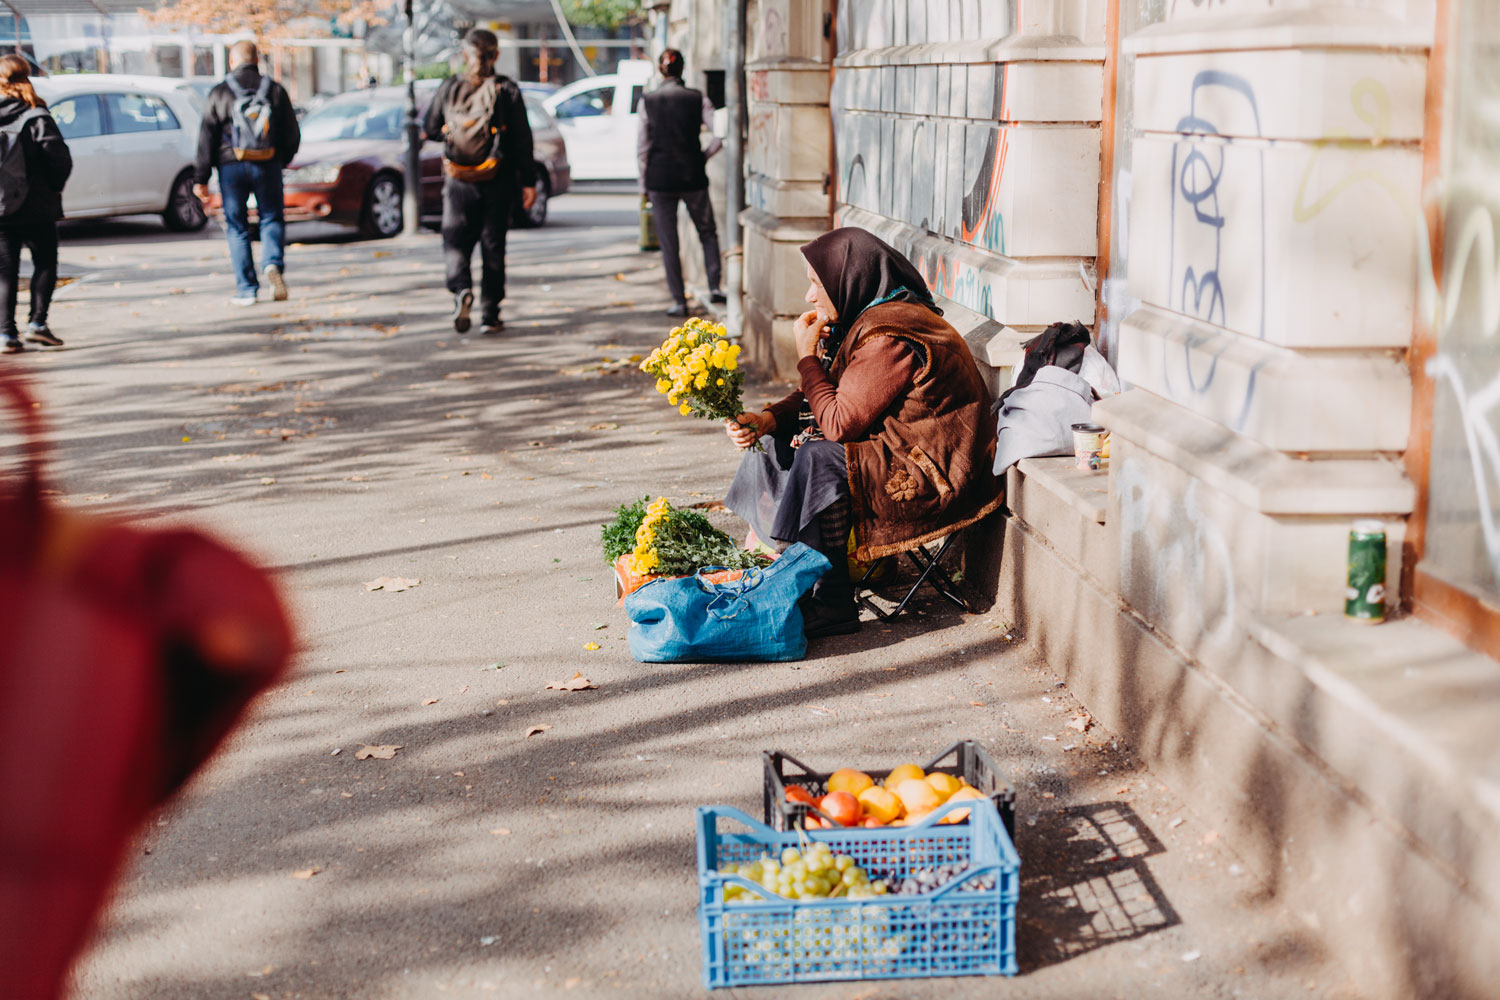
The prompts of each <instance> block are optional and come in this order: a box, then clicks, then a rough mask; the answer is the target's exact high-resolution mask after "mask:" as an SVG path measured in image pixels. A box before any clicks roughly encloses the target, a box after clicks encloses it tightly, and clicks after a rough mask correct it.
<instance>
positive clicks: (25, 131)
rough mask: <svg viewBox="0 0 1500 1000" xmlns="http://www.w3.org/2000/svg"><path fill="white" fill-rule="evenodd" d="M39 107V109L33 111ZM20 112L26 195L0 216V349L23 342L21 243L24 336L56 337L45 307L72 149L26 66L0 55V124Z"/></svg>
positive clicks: (53, 341)
mask: <svg viewBox="0 0 1500 1000" xmlns="http://www.w3.org/2000/svg"><path fill="white" fill-rule="evenodd" d="M35 112H40V113H35ZM22 116H27V119H26V121H25V122H24V123H22V124H21V127H20V136H19V141H20V143H21V153H22V155H23V156H24V157H25V163H26V197H25V200H24V201H22V202H21V205H20V207H19V208H17V209H16V210H15V211H14V212H10V213H8V214H6V215H3V216H0V299H3V304H0V308H3V309H4V313H3V315H0V336H3V337H4V339H5V345H4V347H0V353H4V354H17V353H19V352H21V351H23V350H25V347H24V346H23V345H22V343H21V336H20V331H19V330H17V328H16V300H17V298H18V297H19V292H20V285H21V248H22V247H25V248H26V249H28V250H30V251H31V319H30V323H29V324H28V326H27V333H26V335H27V339H28V340H31V341H32V342H33V343H37V344H43V345H45V346H47V347H61V346H62V340H60V339H59V338H58V337H56V336H54V335H53V333H52V331H51V330H50V329H48V327H47V308H48V307H49V306H50V305H51V304H52V293H53V291H54V290H56V288H57V220H58V219H61V218H62V214H63V213H62V191H63V186H64V185H65V184H67V183H68V175H69V174H71V173H72V172H73V155H72V154H71V153H69V152H68V144H67V143H66V142H64V141H63V137H62V133H61V132H59V131H58V130H57V122H55V121H53V120H52V116H51V115H50V114H48V113H47V102H46V101H44V100H42V99H41V97H39V96H38V95H37V92H36V90H35V89H34V88H33V87H32V86H31V67H30V66H28V65H27V63H26V60H25V59H22V58H21V57H20V56H15V55H10V56H4V57H0V129H13V128H14V126H15V125H16V123H17V122H18V121H20V119H21V118H22Z"/></svg>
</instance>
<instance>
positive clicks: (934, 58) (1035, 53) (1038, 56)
mask: <svg viewBox="0 0 1500 1000" xmlns="http://www.w3.org/2000/svg"><path fill="white" fill-rule="evenodd" d="M1107 52H1108V50H1107V49H1106V48H1105V47H1104V46H1103V45H1086V44H1084V43H1083V42H1080V41H1079V40H1078V39H1077V38H1075V37H1074V36H1072V35H1021V36H1017V37H1013V38H1003V39H1000V40H999V41H991V40H984V39H974V40H968V41H962V42H924V43H922V44H920V45H893V46H889V47H887V48H879V49H855V50H854V51H852V52H846V53H844V54H843V55H841V56H839V57H838V58H837V59H835V60H834V65H835V66H838V67H844V66H920V65H924V64H927V63H936V64H939V65H942V64H959V63H1006V62H1038V61H1043V62H1054V61H1055V62H1097V63H1103V62H1104V57H1105V55H1106V54H1107Z"/></svg>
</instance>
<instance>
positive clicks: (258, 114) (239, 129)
mask: <svg viewBox="0 0 1500 1000" xmlns="http://www.w3.org/2000/svg"><path fill="white" fill-rule="evenodd" d="M224 82H225V83H227V84H229V89H230V91H231V92H233V94H234V102H233V103H232V104H231V105H230V112H229V146H230V148H231V149H233V150H234V158H235V159H236V160H247V161H249V162H251V163H264V162H265V161H267V160H270V159H274V158H275V156H276V146H275V144H274V142H273V139H272V134H271V118H272V108H271V78H270V77H269V76H262V77H261V78H260V86H258V87H256V88H255V89H254V90H246V89H245V88H244V87H242V86H240V82H239V81H238V80H236V79H235V78H234V74H233V73H231V74H230V75H229V76H226V77H225V78H224Z"/></svg>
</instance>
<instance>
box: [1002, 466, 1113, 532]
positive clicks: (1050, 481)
mask: <svg viewBox="0 0 1500 1000" xmlns="http://www.w3.org/2000/svg"><path fill="white" fill-rule="evenodd" d="M1016 469H1017V470H1018V471H1019V472H1020V473H1021V475H1023V476H1025V477H1026V478H1027V479H1030V480H1033V481H1035V482H1036V483H1037V484H1038V485H1041V486H1043V487H1045V488H1046V489H1047V491H1048V492H1049V493H1051V494H1053V495H1054V496H1056V497H1057V498H1058V499H1059V500H1061V501H1062V502H1063V503H1065V504H1067V505H1068V506H1069V507H1072V508H1073V509H1074V510H1076V511H1078V513H1080V514H1082V515H1083V516H1084V517H1086V518H1088V519H1089V520H1091V521H1093V522H1095V523H1096V524H1103V523H1104V515H1105V512H1106V511H1108V510H1109V475H1108V472H1107V471H1099V472H1086V471H1084V470H1082V469H1078V468H1075V467H1074V465H1073V456H1071V455H1062V456H1057V457H1052V458H1023V459H1021V460H1020V461H1019V462H1017V463H1016Z"/></svg>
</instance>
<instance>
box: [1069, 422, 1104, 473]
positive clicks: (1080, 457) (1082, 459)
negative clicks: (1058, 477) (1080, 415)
mask: <svg viewBox="0 0 1500 1000" xmlns="http://www.w3.org/2000/svg"><path fill="white" fill-rule="evenodd" d="M1107 434H1108V432H1107V431H1106V430H1105V429H1104V428H1103V427H1101V426H1099V425H1098V424H1074V425H1073V459H1074V462H1073V465H1074V468H1077V469H1083V470H1085V471H1093V470H1096V469H1098V468H1099V467H1100V466H1101V465H1102V464H1103V462H1104V460H1103V459H1102V458H1101V457H1100V454H1099V453H1100V452H1102V451H1103V450H1104V439H1105V437H1106V436H1107Z"/></svg>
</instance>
